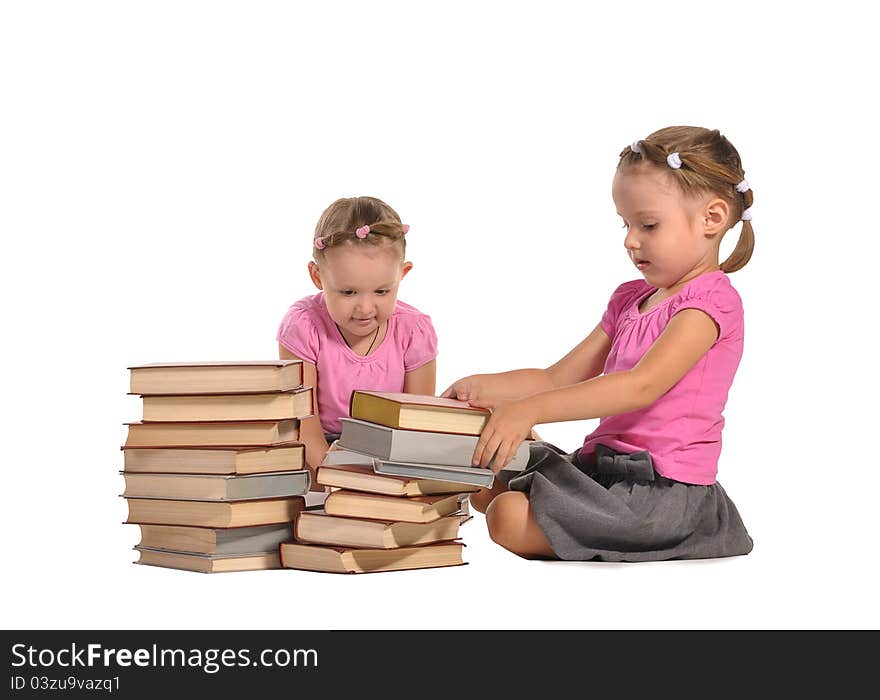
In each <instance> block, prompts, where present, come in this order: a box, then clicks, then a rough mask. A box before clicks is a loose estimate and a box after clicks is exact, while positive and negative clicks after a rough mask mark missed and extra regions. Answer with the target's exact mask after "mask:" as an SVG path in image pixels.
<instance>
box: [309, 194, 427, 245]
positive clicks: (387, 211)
mask: <svg viewBox="0 0 880 700" xmlns="http://www.w3.org/2000/svg"><path fill="white" fill-rule="evenodd" d="M363 227H369V229H368V230H365V229H364V228H363ZM408 230H409V226H406V225H404V224H402V223H401V222H400V217H399V216H398V215H397V212H396V211H394V209H392V208H391V207H389V206H388V205H387V204H385V202H383V201H382V200H381V199H376V198H375V197H343V198H342V199H337V200H336V201H335V202H333V204H331V205H330V206H329V207H327V208H326V209H325V210H324V213H323V214H321V218H320V219H318V225H317V226H316V227H315V237H314V238H313V239H312V246H313V250H312V254H313V255H314V256H315V259H316V260H317V259H318V258H319V257H321V256H322V255H323V253H324V251H325V250H326V249H327V248H335V247H338V246H342V245H358V246H361V245H371V246H377V245H388V244H390V245H395V246H396V245H399V246H400V251H401V255H405V254H406V232H407V231H408ZM358 232H360V233H358Z"/></svg>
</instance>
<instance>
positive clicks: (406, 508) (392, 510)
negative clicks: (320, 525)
mask: <svg viewBox="0 0 880 700" xmlns="http://www.w3.org/2000/svg"><path fill="white" fill-rule="evenodd" d="M463 498H466V496H465V495H464V494H458V493H453V494H446V495H437V496H412V497H403V496H383V495H380V494H375V493H363V492H360V491H348V490H345V489H341V490H338V491H333V492H332V493H330V494H329V495H328V496H327V499H326V500H325V501H324V510H325V511H327V513H329V514H330V515H342V516H349V517H352V518H373V519H375V520H394V521H398V520H401V521H404V522H409V523H428V522H431V521H432V520H437V519H438V518H442V517H443V516H444V515H450V514H451V513H454V512H455V511H457V510H458V509H459V502H460V501H461V500H462V499H463Z"/></svg>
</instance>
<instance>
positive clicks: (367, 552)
mask: <svg viewBox="0 0 880 700" xmlns="http://www.w3.org/2000/svg"><path fill="white" fill-rule="evenodd" d="M462 547H464V544H463V543H462V542H438V543H435V544H425V545H421V546H418V547H400V548H398V549H363V548H344V547H326V546H322V545H316V544H299V543H295V542H283V543H282V544H281V545H280V547H279V551H280V555H281V565H282V566H283V567H286V568H289V569H305V570H306V571H325V572H329V573H337V574H363V573H378V572H381V571H403V570H406V569H426V568H433V567H438V566H459V565H461V564H464V563H465V562H464V561H463V560H462Z"/></svg>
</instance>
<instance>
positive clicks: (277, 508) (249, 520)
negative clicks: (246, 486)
mask: <svg viewBox="0 0 880 700" xmlns="http://www.w3.org/2000/svg"><path fill="white" fill-rule="evenodd" d="M125 500H126V502H127V503H128V520H127V521H126V522H128V523H134V524H138V525H141V524H145V525H194V526H197V527H219V528H226V527H243V526H245V525H272V524H275V523H293V521H294V519H295V518H296V515H297V513H299V512H300V511H301V510H303V509H304V508H305V499H304V498H303V497H302V496H292V497H290V498H266V499H259V500H253V501H180V500H174V499H168V498H126V499H125Z"/></svg>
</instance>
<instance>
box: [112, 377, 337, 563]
mask: <svg viewBox="0 0 880 700" xmlns="http://www.w3.org/2000/svg"><path fill="white" fill-rule="evenodd" d="M128 369H129V371H130V373H131V391H130V393H131V394H135V395H140V396H141V397H142V403H143V420H141V421H138V422H135V423H127V424H126V425H127V426H128V436H127V439H126V442H125V445H123V447H122V450H123V453H124V470H123V472H122V475H123V476H124V478H125V492H124V493H123V494H122V495H123V497H124V498H125V499H126V502H127V504H128V520H127V521H126V522H127V523H131V524H136V525H138V526H139V527H140V530H141V541H140V543H139V544H138V545H136V546H135V549H136V550H138V551H139V553H140V558H139V560H138V561H137V562H136V563H138V564H149V565H154V566H162V567H168V568H175V569H186V570H190V571H201V572H206V573H211V572H219V571H246V570H254V569H273V568H279V567H280V560H279V554H278V546H279V544H280V543H281V542H282V541H284V540H289V539H290V528H291V526H292V524H293V522H294V520H295V518H296V515H297V514H298V513H299V512H300V511H302V510H303V509H304V508H305V507H306V497H307V496H312V494H310V493H309V488H310V485H311V484H310V476H309V471H308V469H307V468H306V465H305V447H304V446H303V445H302V443H300V442H299V428H300V420H302V419H304V418H306V417H308V416H310V415H312V414H313V410H312V398H313V396H312V395H313V391H312V388H311V387H306V386H303V384H302V381H303V374H302V363H301V362H300V361H299V360H268V361H256V362H196V363H162V364H149V365H139V366H135V367H129V368H128ZM313 493H314V492H313ZM314 495H316V496H317V495H318V494H314ZM322 495H323V494H322Z"/></svg>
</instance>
